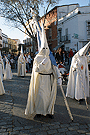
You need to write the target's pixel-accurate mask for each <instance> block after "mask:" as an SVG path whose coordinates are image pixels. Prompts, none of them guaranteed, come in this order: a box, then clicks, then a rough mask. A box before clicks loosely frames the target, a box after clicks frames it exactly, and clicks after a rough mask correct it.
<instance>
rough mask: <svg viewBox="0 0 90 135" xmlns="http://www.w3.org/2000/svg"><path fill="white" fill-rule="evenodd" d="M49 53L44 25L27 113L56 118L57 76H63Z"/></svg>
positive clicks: (33, 72)
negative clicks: (53, 63) (52, 61)
mask: <svg viewBox="0 0 90 135" xmlns="http://www.w3.org/2000/svg"><path fill="white" fill-rule="evenodd" d="M49 53H50V50H49V47H48V44H47V40H46V37H45V32H44V27H42V38H41V48H40V51H39V53H38V54H37V55H36V57H35V58H34V62H33V69H32V76H31V81H30V87H29V93H28V100H27V106H26V109H25V114H26V115H29V114H33V113H36V114H37V115H36V116H37V117H40V116H41V115H44V116H46V115H48V116H49V117H50V118H51V119H52V118H54V116H53V115H54V104H55V100H56V93H57V78H59V79H60V77H61V76H60V72H58V70H56V68H55V65H52V64H51V60H50V57H49ZM57 72H58V74H57ZM58 75H59V77H58ZM60 81H61V80H60ZM60 83H61V82H60Z"/></svg>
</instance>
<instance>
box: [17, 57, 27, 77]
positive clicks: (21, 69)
mask: <svg viewBox="0 0 90 135" xmlns="http://www.w3.org/2000/svg"><path fill="white" fill-rule="evenodd" d="M25 75H26V62H25V58H24V56H23V55H20V56H19V58H18V76H25Z"/></svg>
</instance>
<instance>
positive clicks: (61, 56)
mask: <svg viewBox="0 0 90 135" xmlns="http://www.w3.org/2000/svg"><path fill="white" fill-rule="evenodd" d="M75 53H76V50H75V51H74V52H73V51H72V49H71V48H70V50H69V51H65V50H63V49H62V48H58V49H57V50H55V51H54V53H53V55H54V57H55V59H56V62H57V64H60V63H61V64H63V65H65V64H68V65H69V66H70V64H71V60H72V57H73V56H74V55H75Z"/></svg>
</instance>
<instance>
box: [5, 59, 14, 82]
mask: <svg viewBox="0 0 90 135" xmlns="http://www.w3.org/2000/svg"><path fill="white" fill-rule="evenodd" d="M5 58H6V57H5ZM6 79H12V71H11V65H10V62H9V60H8V59H7V58H6V68H5V71H4V80H6Z"/></svg>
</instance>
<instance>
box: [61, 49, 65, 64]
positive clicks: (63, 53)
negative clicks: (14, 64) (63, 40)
mask: <svg viewBox="0 0 90 135" xmlns="http://www.w3.org/2000/svg"><path fill="white" fill-rule="evenodd" d="M62 56H63V64H65V61H66V55H65V51H63V52H62Z"/></svg>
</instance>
